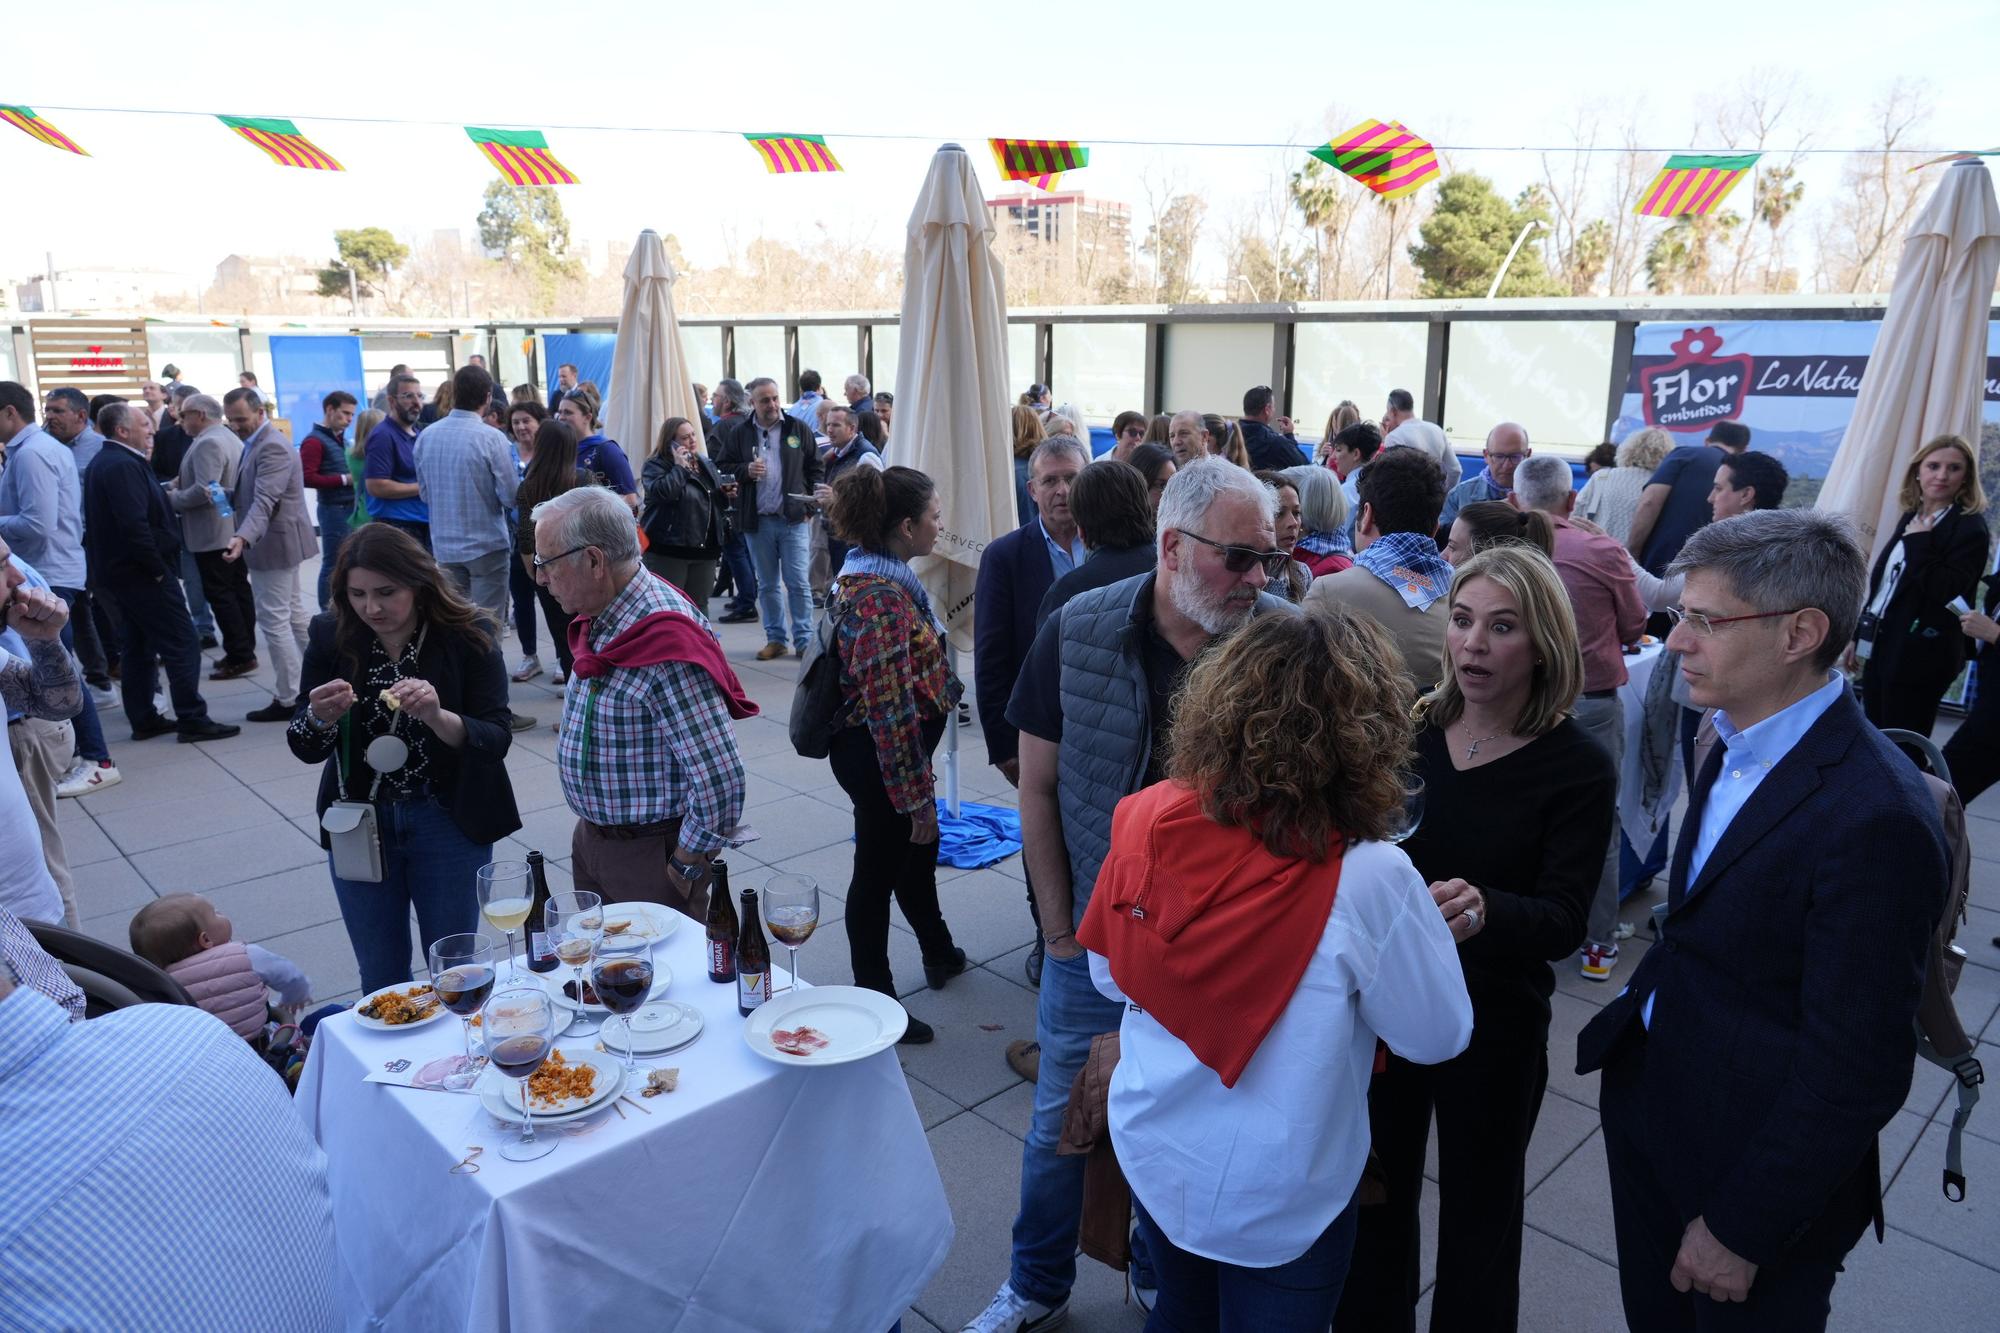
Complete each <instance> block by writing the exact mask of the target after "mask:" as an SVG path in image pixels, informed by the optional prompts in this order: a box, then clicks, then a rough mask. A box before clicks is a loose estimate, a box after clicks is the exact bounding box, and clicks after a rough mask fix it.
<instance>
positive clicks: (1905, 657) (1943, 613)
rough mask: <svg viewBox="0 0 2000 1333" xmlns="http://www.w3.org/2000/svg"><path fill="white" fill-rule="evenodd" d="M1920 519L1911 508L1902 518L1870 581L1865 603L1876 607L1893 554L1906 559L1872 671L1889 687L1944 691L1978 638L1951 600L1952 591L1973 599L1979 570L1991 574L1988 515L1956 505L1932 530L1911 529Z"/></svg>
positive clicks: (1886, 614)
mask: <svg viewBox="0 0 2000 1333" xmlns="http://www.w3.org/2000/svg"><path fill="white" fill-rule="evenodd" d="M1915 517H1916V514H1915V513H1913V512H1905V513H1904V514H1903V516H1902V517H1901V518H1899V519H1898V520H1896V530H1895V532H1894V533H1893V534H1891V536H1890V538H1889V544H1888V545H1886V546H1884V547H1883V548H1882V553H1881V554H1880V555H1878V556H1876V557H1875V568H1874V570H1873V571H1872V573H1871V574H1870V576H1869V579H1868V601H1867V603H1866V604H1867V605H1869V606H1873V605H1874V604H1875V598H1876V595H1877V594H1878V593H1879V592H1880V591H1881V589H1882V580H1883V579H1884V578H1885V577H1887V575H1888V570H1889V566H1890V562H1891V557H1897V558H1899V559H1900V561H1901V564H1902V569H1901V570H1900V571H1899V573H1898V575H1897V580H1896V591H1895V592H1894V593H1893V594H1892V595H1891V596H1890V598H1889V605H1888V606H1887V607H1886V608H1885V609H1884V610H1883V612H1882V617H1881V625H1880V627H1879V628H1878V629H1877V630H1876V632H1875V640H1874V643H1873V645H1872V651H1871V653H1870V656H1869V659H1868V671H1869V674H1871V675H1875V676H1878V677H1879V678H1880V679H1881V680H1882V681H1883V682H1885V683H1887V684H1890V685H1900V686H1905V687H1908V688H1911V689H1919V690H1924V691H1927V692H1931V693H1942V692H1943V691H1944V689H1945V687H1946V686H1948V685H1950V684H1951V682H1952V680H1953V678H1955V677H1956V676H1957V675H1958V672H1959V668H1961V667H1963V666H1964V665H1965V655H1966V650H1967V649H1968V647H1970V646H1971V644H1972V643H1973V640H1971V639H1968V638H1966V637H1965V632H1964V631H1963V630H1961V629H1959V627H1958V615H1957V613H1956V612H1954V611H1953V610H1952V609H1951V607H1950V606H1949V605H1948V604H1949V603H1950V601H1951V599H1952V598H1954V597H1963V598H1964V599H1965V600H1966V602H1967V603H1968V604H1970V603H1971V602H1972V601H1973V599H1974V598H1975V597H1976V596H1978V589H1979V576H1980V575H1981V574H1983V573H1985V572H1986V547H1987V540H1988V538H1987V529H1986V519H1985V517H1984V516H1983V515H1980V514H1968V513H1966V512H1965V511H1964V510H1962V509H1954V510H1952V511H1951V512H1950V513H1949V514H1946V515H1945V516H1944V517H1943V518H1941V519H1939V520H1938V523H1937V526H1936V527H1935V528H1932V529H1931V530H1930V531H1929V532H1911V531H1910V530H1909V528H1910V520H1911V519H1913V518H1915ZM1899 544H1900V554H1899Z"/></svg>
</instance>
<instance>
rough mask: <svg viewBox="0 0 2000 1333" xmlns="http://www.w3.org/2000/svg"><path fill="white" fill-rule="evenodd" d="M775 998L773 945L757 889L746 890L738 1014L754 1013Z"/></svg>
mask: <svg viewBox="0 0 2000 1333" xmlns="http://www.w3.org/2000/svg"><path fill="white" fill-rule="evenodd" d="M770 998H771V946H770V943H769V942H768V941H766V940H765V938H764V923H763V921H762V920H760V919H759V917H758V913H757V890H755V889H745V890H743V929H742V931H741V932H740V933H739V934H738V935H737V936H736V1011H737V1012H738V1013H740V1014H743V1015H745V1016H746V1017H747V1016H748V1015H749V1013H750V1011H751V1010H753V1009H755V1008H756V1007H757V1006H758V1005H760V1004H762V1003H764V1001H766V1000H768V999H770Z"/></svg>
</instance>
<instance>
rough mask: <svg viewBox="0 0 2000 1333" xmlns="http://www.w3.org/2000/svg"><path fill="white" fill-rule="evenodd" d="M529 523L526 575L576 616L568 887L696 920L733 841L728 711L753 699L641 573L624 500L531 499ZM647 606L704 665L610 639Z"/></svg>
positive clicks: (739, 806)
mask: <svg viewBox="0 0 2000 1333" xmlns="http://www.w3.org/2000/svg"><path fill="white" fill-rule="evenodd" d="M534 520H535V558H534V566H535V578H536V580H537V581H538V582H539V583H541V584H542V586H544V587H546V588H547V589H548V590H549V592H550V593H551V594H552V595H553V596H554V597H555V599H556V600H557V601H558V602H559V603H561V604H562V608H563V610H565V611H567V612H569V613H570V615H572V616H574V617H575V618H576V619H575V623H574V625H573V627H572V629H571V647H572V649H573V650H574V651H575V653H576V657H577V668H576V674H575V676H574V678H573V679H572V680H571V682H570V686H569V692H568V694H567V695H566V696H565V698H564V701H563V719H562V729H561V739H560V740H559V741H558V742H557V746H556V768H557V770H558V771H559V772H560V774H561V776H562V786H563V795H564V796H565V797H566V798H567V799H568V801H569V805H570V808H571V809H572V810H574V811H576V813H577V816H578V819H577V824H576V832H575V833H574V834H573V835H572V838H571V857H572V860H571V863H570V870H571V874H572V875H573V877H574V878H575V881H576V887H577V888H579V889H586V890H589V891H591V892H594V893H599V894H602V895H603V897H604V900H605V901H606V902H629V901H633V900H643V901H647V902H657V903H662V904H664V905H666V906H668V907H671V908H674V909H675V910H676V911H680V912H684V913H686V914H687V915H689V916H691V917H693V918H694V919H695V920H697V921H700V920H703V919H704V918H705V917H706V915H707V912H708V863H709V861H710V859H711V858H713V857H714V855H715V854H716V853H717V852H719V851H721V850H722V849H723V848H724V847H729V846H735V845H738V843H739V842H740V841H741V839H740V837H739V831H738V825H739V824H740V822H741V820H742V817H743V788H744V782H743V758H742V756H741V755H740V754H738V753H737V749H736V729H735V727H734V726H733V725H732V724H731V717H732V711H734V715H735V716H746V715H748V714H747V713H746V712H744V711H742V710H743V709H745V708H747V709H748V710H749V711H750V712H754V711H755V708H754V705H748V704H747V701H743V700H742V697H741V690H740V687H738V686H737V685H736V682H735V678H734V675H733V674H732V673H730V672H729V668H728V665H727V663H726V662H724V661H723V659H722V653H721V648H720V646H719V645H718V644H717V643H716V642H715V633H714V631H713V630H712V629H710V628H709V625H708V621H707V619H706V618H705V617H704V616H703V615H702V614H701V612H700V611H699V610H698V609H696V607H695V605H694V604H693V603H692V602H690V601H689V600H688V599H687V598H686V597H684V596H683V595H682V594H681V593H680V591H679V590H678V589H676V588H675V587H673V586H672V585H671V584H669V583H667V582H665V581H664V580H661V579H657V578H654V577H653V576H652V575H650V574H648V573H646V571H645V570H644V569H643V568H642V567H641V566H640V563H639V537H638V529H637V528H636V526H635V525H634V524H633V521H632V511H631V510H630V508H628V507H627V506H626V504H625V502H624V501H623V500H621V499H620V498H619V497H618V496H616V495H613V494H612V493H611V492H610V491H607V490H604V489H602V488H601V487H578V488H576V489H575V490H572V491H568V492H566V493H564V494H563V495H560V496H557V497H556V498H555V499H553V500H549V501H546V502H545V503H543V504H540V505H537V506H536V507H535V512H534ZM658 612H671V613H677V614H678V616H681V617H685V618H686V622H685V624H681V622H678V621H676V622H674V623H675V624H676V625H678V626H679V628H680V630H681V631H684V633H685V635H692V636H698V639H697V640H696V642H695V644H694V650H693V652H692V653H691V655H692V656H697V657H704V658H705V659H707V660H708V661H709V662H710V665H708V666H704V665H702V664H700V663H698V662H696V661H692V660H667V661H660V660H655V661H652V662H650V663H649V664H638V663H633V662H631V661H630V660H629V658H630V657H631V656H632V654H631V653H630V652H629V651H621V649H622V648H623V645H621V644H619V643H618V641H619V639H620V636H621V635H624V634H626V632H627V631H628V630H631V629H632V628H633V626H635V625H636V624H638V623H639V622H640V621H641V620H642V619H643V618H645V617H647V616H651V615H654V614H655V613H658ZM630 642H631V640H629V639H628V640H626V643H627V644H629V643H630ZM684 642H685V640H684ZM599 654H602V655H603V656H602V657H600V656H599ZM640 655H641V656H644V655H645V654H643V653H642V654H640ZM718 673H719V674H718Z"/></svg>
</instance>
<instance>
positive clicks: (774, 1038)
mask: <svg viewBox="0 0 2000 1333" xmlns="http://www.w3.org/2000/svg"><path fill="white" fill-rule="evenodd" d="M771 1044H772V1045H773V1046H775V1047H777V1048H778V1049H779V1050H781V1051H783V1052H784V1053H785V1054H786V1055H798V1056H808V1055H811V1054H812V1053H813V1052H814V1051H822V1050H825V1049H826V1046H827V1040H826V1034H825V1033H823V1032H820V1031H818V1030H816V1029H814V1028H804V1027H802V1028H791V1029H789V1030H788V1029H785V1028H775V1029H773V1030H772V1032H771Z"/></svg>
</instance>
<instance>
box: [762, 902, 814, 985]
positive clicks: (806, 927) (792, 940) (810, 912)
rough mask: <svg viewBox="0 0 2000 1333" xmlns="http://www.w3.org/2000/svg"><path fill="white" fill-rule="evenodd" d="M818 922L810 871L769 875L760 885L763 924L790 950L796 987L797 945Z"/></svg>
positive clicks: (804, 939)
mask: <svg viewBox="0 0 2000 1333" xmlns="http://www.w3.org/2000/svg"><path fill="white" fill-rule="evenodd" d="M818 925H819V884H818V883H817V882H815V881H814V879H813V877H812V876H811V875H773V876H771V879H770V882H769V883H767V884H766V885H765V886H764V926H765V928H766V929H768V930H769V931H770V932H771V934H772V936H773V937H774V938H775V939H776V940H777V941H778V943H780V944H782V945H784V946H785V949H786V951H787V952H789V953H790V954H791V981H790V982H789V983H787V985H786V986H785V989H786V990H788V991H792V990H797V989H798V988H799V946H800V945H801V944H804V943H805V942H806V941H807V940H808V939H810V938H811V937H812V933H813V930H814V929H815V928H816V927H817V926H818Z"/></svg>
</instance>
